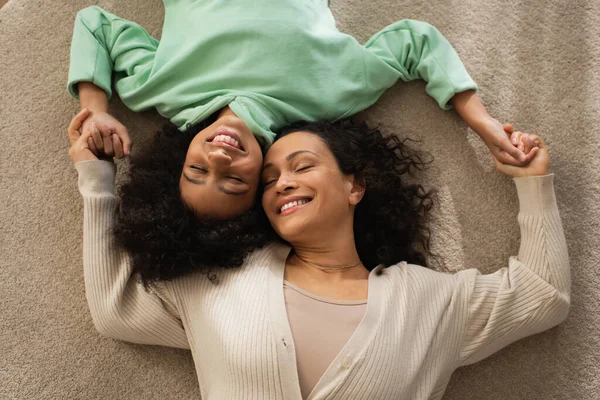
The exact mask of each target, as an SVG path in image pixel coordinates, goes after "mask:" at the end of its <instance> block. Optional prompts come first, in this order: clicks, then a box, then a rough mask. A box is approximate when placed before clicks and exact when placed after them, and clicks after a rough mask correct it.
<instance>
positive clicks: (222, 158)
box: [208, 149, 232, 170]
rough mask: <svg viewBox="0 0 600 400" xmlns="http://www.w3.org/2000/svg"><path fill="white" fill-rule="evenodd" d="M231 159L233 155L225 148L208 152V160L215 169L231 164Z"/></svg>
mask: <svg viewBox="0 0 600 400" xmlns="http://www.w3.org/2000/svg"><path fill="white" fill-rule="evenodd" d="M231 161H232V159H231V156H230V155H229V154H227V152H226V151H225V150H222V149H217V150H213V151H211V152H209V153H208V162H209V163H210V165H211V166H212V167H213V168H215V169H218V170H222V169H225V168H227V167H229V166H230V165H231Z"/></svg>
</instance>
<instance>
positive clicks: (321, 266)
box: [295, 253, 362, 270]
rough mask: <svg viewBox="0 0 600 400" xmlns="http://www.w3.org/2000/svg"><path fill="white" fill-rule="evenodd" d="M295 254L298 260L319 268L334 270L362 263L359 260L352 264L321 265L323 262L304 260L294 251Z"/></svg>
mask: <svg viewBox="0 0 600 400" xmlns="http://www.w3.org/2000/svg"><path fill="white" fill-rule="evenodd" d="M295 254H296V257H298V259H299V260H301V261H303V262H305V263H307V264H310V265H312V266H315V267H317V268H319V269H336V270H337V269H347V268H353V267H358V266H359V265H360V264H362V261H360V260H359V261H358V262H357V263H356V264H352V265H342V266H337V265H336V266H331V265H323V264H317V263H314V262H312V261H308V260H305V259H304V258H302V257H300V256H299V255H298V253H295Z"/></svg>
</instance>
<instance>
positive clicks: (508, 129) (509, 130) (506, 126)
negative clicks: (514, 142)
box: [502, 124, 515, 134]
mask: <svg viewBox="0 0 600 400" xmlns="http://www.w3.org/2000/svg"><path fill="white" fill-rule="evenodd" d="M502 127H503V128H504V130H505V131H506V133H509V134H510V133H513V132H514V131H515V128H513V126H512V124H504V125H503V126H502Z"/></svg>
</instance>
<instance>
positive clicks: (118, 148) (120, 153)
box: [111, 135, 125, 158]
mask: <svg viewBox="0 0 600 400" xmlns="http://www.w3.org/2000/svg"><path fill="white" fill-rule="evenodd" d="M111 138H112V145H113V149H114V150H115V157H117V158H123V157H124V156H125V154H124V149H123V143H121V139H120V138H119V136H117V135H111Z"/></svg>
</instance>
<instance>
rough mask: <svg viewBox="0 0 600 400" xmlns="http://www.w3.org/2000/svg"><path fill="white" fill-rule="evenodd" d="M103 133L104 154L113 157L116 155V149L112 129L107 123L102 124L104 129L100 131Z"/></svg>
mask: <svg viewBox="0 0 600 400" xmlns="http://www.w3.org/2000/svg"><path fill="white" fill-rule="evenodd" d="M100 134H101V135H102V145H103V147H104V154H105V155H106V156H107V157H113V156H114V155H115V151H114V149H113V141H112V137H111V136H112V131H111V129H110V128H109V127H107V126H106V125H102V129H101V131H100Z"/></svg>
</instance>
